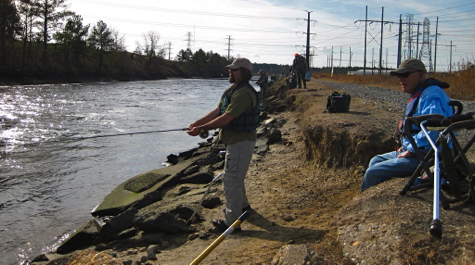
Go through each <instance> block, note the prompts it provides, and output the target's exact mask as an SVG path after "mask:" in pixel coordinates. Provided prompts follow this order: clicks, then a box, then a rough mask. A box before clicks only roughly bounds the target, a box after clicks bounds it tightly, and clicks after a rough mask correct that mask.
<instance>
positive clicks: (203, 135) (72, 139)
mask: <svg viewBox="0 0 475 265" xmlns="http://www.w3.org/2000/svg"><path fill="white" fill-rule="evenodd" d="M186 130H188V128H179V129H168V130H156V131H144V132H130V133H117V134H104V135H94V136H87V137H74V138H67V139H61V140H53V141H45V142H35V143H26V144H22V145H23V146H27V145H39V144H48V143H60V142H69V141H82V140H87V139H94V138H105V137H116V136H126V135H130V136H133V135H136V134H148V133H163V132H175V131H186ZM199 136H200V137H201V138H203V139H206V138H207V137H208V136H209V133H208V131H202V132H200V134H199Z"/></svg>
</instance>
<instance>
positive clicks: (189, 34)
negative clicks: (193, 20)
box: [186, 31, 193, 50]
mask: <svg viewBox="0 0 475 265" xmlns="http://www.w3.org/2000/svg"><path fill="white" fill-rule="evenodd" d="M186 35H187V38H186V42H187V45H186V46H187V48H188V49H189V50H191V42H192V41H193V40H191V37H192V36H193V34H191V32H189V31H188V33H187V34H186Z"/></svg>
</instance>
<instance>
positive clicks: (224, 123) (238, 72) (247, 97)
mask: <svg viewBox="0 0 475 265" xmlns="http://www.w3.org/2000/svg"><path fill="white" fill-rule="evenodd" d="M226 69H227V70H228V72H229V82H230V83H232V86H231V87H229V88H228V89H226V90H225V91H224V93H223V95H222V97H221V100H220V102H219V104H218V106H217V107H216V108H215V109H214V110H212V111H211V112H209V113H208V114H206V115H205V116H203V117H202V118H200V119H198V120H197V121H195V122H193V123H192V124H190V126H189V128H188V134H189V135H191V136H196V135H199V134H200V132H205V131H208V130H214V129H218V128H219V129H220V130H219V138H220V140H221V141H222V142H223V143H224V144H225V145H226V159H225V168H224V177H223V184H224V195H225V199H226V208H225V209H224V217H225V220H213V221H212V224H213V225H214V226H215V227H216V229H217V231H219V232H224V231H225V230H226V229H227V228H228V227H229V226H230V225H231V224H232V223H233V222H234V221H236V220H237V219H238V218H239V216H240V215H241V214H242V213H243V212H244V211H246V210H249V209H250V208H251V206H250V205H249V201H248V199H247V196H246V188H245V185H244V178H245V176H246V173H247V170H248V168H249V164H250V162H251V157H252V153H253V151H254V146H255V143H256V140H257V133H256V128H257V127H258V126H259V122H260V118H259V113H260V95H259V93H258V92H256V91H255V90H254V88H253V87H252V86H251V85H250V84H249V81H250V80H251V78H252V73H251V69H252V64H251V62H250V61H249V60H248V59H246V58H237V59H236V60H234V62H233V63H232V64H230V65H228V66H226ZM239 230H240V228H238V229H235V230H234V231H239Z"/></svg>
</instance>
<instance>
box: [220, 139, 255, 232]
mask: <svg viewBox="0 0 475 265" xmlns="http://www.w3.org/2000/svg"><path fill="white" fill-rule="evenodd" d="M255 145H256V142H254V141H243V142H239V143H235V144H230V145H228V146H226V162H225V166H224V168H225V169H224V177H223V184H224V197H225V198H226V209H225V210H224V215H225V217H226V224H227V225H232V224H233V222H234V221H236V220H237V219H238V218H239V216H241V214H242V208H244V207H247V206H249V201H248V200H247V196H246V187H245V186H244V178H245V177H246V173H247V170H248V168H249V164H250V163H251V157H252V153H253V151H254V146H255Z"/></svg>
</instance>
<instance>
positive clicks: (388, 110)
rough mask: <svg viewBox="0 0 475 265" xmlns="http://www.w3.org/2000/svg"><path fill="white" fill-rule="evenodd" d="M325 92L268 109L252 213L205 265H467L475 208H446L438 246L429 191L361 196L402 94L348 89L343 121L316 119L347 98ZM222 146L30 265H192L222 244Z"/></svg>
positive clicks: (117, 193)
mask: <svg viewBox="0 0 475 265" xmlns="http://www.w3.org/2000/svg"><path fill="white" fill-rule="evenodd" d="M330 85H331V84H330V83H323V82H316V81H313V82H310V84H309V85H308V88H309V89H308V90H303V89H294V90H291V91H288V92H287V93H282V94H281V95H280V97H276V98H271V99H270V100H269V102H268V105H267V108H269V109H267V110H268V113H269V115H268V118H267V119H264V125H263V127H261V128H260V133H259V135H260V136H261V137H260V139H259V141H258V148H257V149H256V153H255V155H254V157H253V159H252V162H251V167H250V170H249V172H248V178H247V179H246V185H247V188H248V196H249V199H250V202H251V207H252V210H251V214H250V216H249V218H248V219H247V220H246V221H245V222H244V223H243V224H242V228H243V231H242V232H239V233H232V234H231V235H230V236H229V237H228V238H227V239H226V240H225V241H223V242H222V243H221V244H220V245H219V246H218V247H217V248H216V249H215V250H214V251H212V252H211V253H210V254H209V255H208V257H206V259H205V260H204V261H203V262H202V264H270V263H272V264H472V263H473V262H474V261H475V258H473V257H475V245H474V244H473V242H475V240H474V239H475V238H474V236H473V233H472V231H473V229H474V228H475V214H474V213H475V207H474V206H473V205H471V204H463V203H458V204H456V205H455V206H453V207H452V208H451V209H450V210H447V211H442V212H441V219H442V221H443V223H444V236H443V238H442V239H437V238H433V237H432V236H430V235H429V233H428V230H429V225H430V220H431V216H432V215H431V205H432V203H431V196H432V192H431V191H430V190H421V191H417V192H412V193H410V194H407V195H406V196H401V195H399V190H400V189H402V187H403V185H404V180H403V179H396V180H393V181H388V182H386V183H383V184H381V185H378V186H376V187H374V188H371V189H368V190H367V191H366V192H364V193H363V194H359V185H360V183H361V178H362V174H363V172H364V169H365V167H366V165H367V162H368V161H369V159H370V158H371V157H372V156H373V155H375V154H377V153H381V152H384V151H387V150H388V149H389V150H391V149H392V148H393V147H394V144H393V142H392V139H391V133H392V131H393V128H394V125H395V124H396V122H397V120H398V118H399V117H400V113H401V111H400V106H399V107H398V104H393V103H394V102H397V101H398V98H400V97H403V95H402V94H401V93H397V92H396V91H389V92H387V93H385V92H380V90H378V89H376V88H371V87H359V88H358V92H356V90H355V91H351V88H349V89H348V91H349V93H351V94H352V96H353V97H352V102H351V107H350V112H349V113H337V114H330V113H323V110H325V106H326V97H327V95H328V94H330V93H331V92H333V91H334V90H337V91H343V90H345V89H344V88H345V86H344V85H342V84H338V85H339V86H340V85H341V86H342V87H336V86H330ZM375 91H377V92H375ZM359 93H362V94H359ZM365 93H366V96H365ZM380 93H382V94H380ZM383 94H384V95H383ZM375 95H380V97H379V98H378V97H375ZM391 95H393V96H391ZM403 102H405V99H403ZM399 105H400V104H399ZM284 110H287V111H284ZM271 133H272V134H273V136H276V138H273V140H269V139H270V138H269V137H270V135H271ZM223 148H224V147H223V146H220V145H215V144H213V143H208V142H207V143H204V144H203V145H202V146H201V147H200V148H196V149H193V150H190V151H189V152H184V153H183V154H181V155H178V156H177V157H174V158H176V160H175V161H172V162H177V163H176V165H173V166H170V167H168V168H166V169H162V170H155V171H151V172H146V173H144V174H141V175H138V176H135V177H133V178H132V179H130V180H129V181H127V182H125V183H123V184H121V185H119V186H118V187H117V188H116V189H115V190H114V191H112V192H111V194H110V195H109V196H108V197H107V198H105V200H104V202H102V203H101V204H100V205H99V206H98V207H97V208H96V209H95V210H94V212H93V214H94V215H95V216H96V218H91V221H90V222H88V223H87V224H85V225H84V226H83V227H82V228H80V229H79V230H78V232H77V233H76V234H75V235H73V236H71V237H70V238H69V239H68V240H67V241H65V242H64V243H63V244H62V245H61V246H60V247H59V248H58V250H57V253H47V254H45V255H43V256H40V257H38V259H37V261H34V262H32V263H33V264H189V263H190V262H191V261H192V260H194V259H195V258H196V257H197V256H198V255H199V254H200V253H201V252H202V251H204V250H205V249H206V247H207V246H208V245H210V244H211V243H212V242H213V241H214V240H215V239H216V238H217V237H218V236H219V234H216V233H214V232H213V229H212V225H211V224H210V221H211V220H213V219H217V218H222V215H223V214H222V208H223V205H222V202H223V200H224V197H223V190H222V186H221V185H220V184H219V180H218V181H216V182H218V183H211V181H212V179H213V178H214V177H215V176H217V175H218V174H219V173H220V172H221V171H222V166H223V162H222V159H223V156H222V154H220V151H221V150H223ZM171 158H172V157H170V159H171ZM210 184H211V186H208V185H210ZM206 191H208V194H207V196H206V199H205V200H204V201H203V203H202V206H203V207H197V204H198V202H199V201H200V199H201V198H203V196H204V194H205V193H206ZM195 209H198V215H197V218H196V220H193V222H192V224H191V225H187V221H188V220H189V218H190V217H191V215H192V214H193V211H194V210H195ZM41 260H44V261H41Z"/></svg>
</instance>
